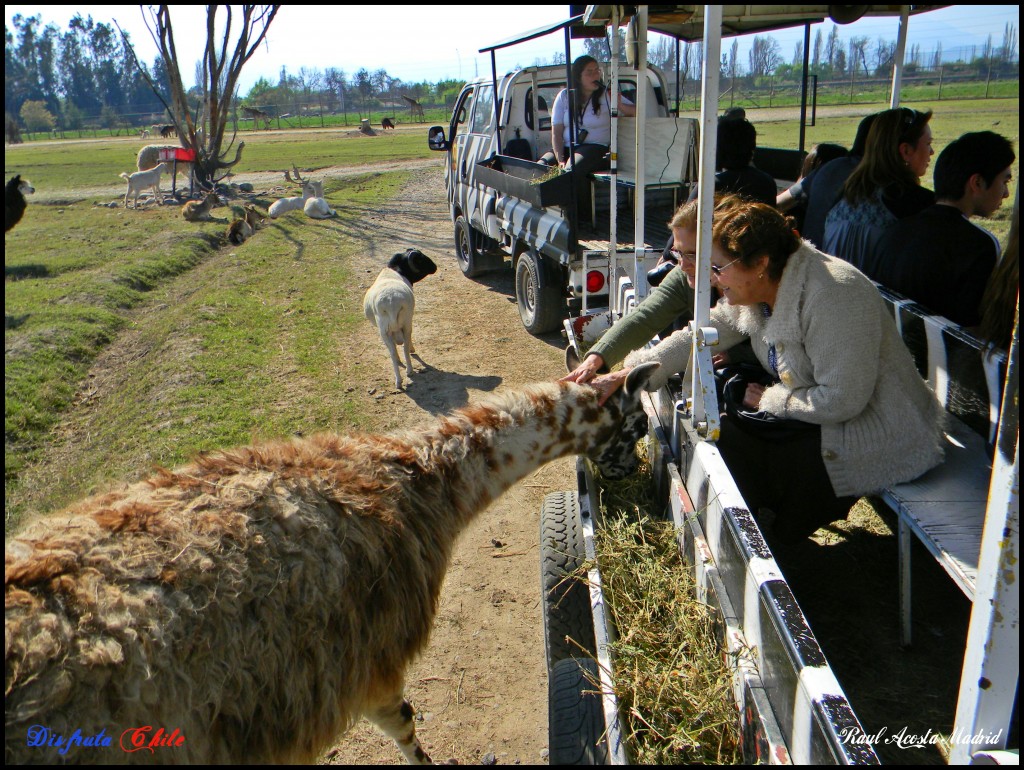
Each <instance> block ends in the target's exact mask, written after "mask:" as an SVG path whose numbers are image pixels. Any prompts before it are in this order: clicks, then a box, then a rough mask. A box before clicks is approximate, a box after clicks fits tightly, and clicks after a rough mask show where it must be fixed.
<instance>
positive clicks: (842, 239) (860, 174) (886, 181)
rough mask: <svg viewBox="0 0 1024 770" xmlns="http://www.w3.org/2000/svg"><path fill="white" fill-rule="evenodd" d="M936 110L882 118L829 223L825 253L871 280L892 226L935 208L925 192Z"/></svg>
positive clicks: (898, 110) (873, 127)
mask: <svg viewBox="0 0 1024 770" xmlns="http://www.w3.org/2000/svg"><path fill="white" fill-rule="evenodd" d="M931 117H932V112H931V110H926V111H925V112H919V111H917V110H912V109H910V108H909V107H897V108H896V109H893V110H885V111H884V112H880V113H878V115H877V117H876V118H875V120H874V122H873V123H872V124H871V130H870V131H869V132H868V140H867V145H866V147H865V150H864V158H863V160H862V161H861V162H860V164H859V165H858V166H857V168H856V170H855V171H854V172H853V173H852V174H851V175H850V178H849V179H847V180H846V184H845V185H844V187H843V197H842V198H840V199H839V202H838V203H837V204H836V205H835V206H833V207H832V209H831V211H829V213H828V216H827V217H826V219H825V245H824V248H823V249H822V251H824V252H825V253H827V254H834V255H835V256H837V257H842V258H843V259H845V260H846V261H847V262H849V263H851V264H852V265H854V266H855V267H857V268H859V269H860V270H863V271H864V272H865V273H867V274H868V275H871V274H872V270H870V269H868V266H869V265H870V264H873V263H874V262H876V261H877V260H879V259H883V258H884V255H883V254H881V253H880V249H879V241H880V240H881V238H882V235H883V233H884V232H885V230H886V229H887V228H888V227H889V225H891V224H893V223H895V222H896V221H897V220H900V219H904V218H905V217H909V216H912V215H914V214H917V213H919V212H921V211H923V210H924V209H926V208H928V207H929V206H931V205H932V204H933V203H935V194H934V193H933V192H932V191H931V190H928V189H926V188H924V187H921V177H923V176H924V175H925V173H926V172H927V171H928V165H929V164H930V163H931V157H932V155H934V154H935V150H933V149H932V129H931V127H930V126H929V125H928V122H929V121H930V120H931Z"/></svg>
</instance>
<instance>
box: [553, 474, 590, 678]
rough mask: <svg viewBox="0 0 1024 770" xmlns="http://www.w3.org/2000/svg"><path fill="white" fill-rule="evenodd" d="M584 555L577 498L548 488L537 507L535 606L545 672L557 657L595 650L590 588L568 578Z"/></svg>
mask: <svg viewBox="0 0 1024 770" xmlns="http://www.w3.org/2000/svg"><path fill="white" fill-rule="evenodd" d="M585 559H586V552H585V550H584V545H583V526H582V523H581V521H580V504H579V498H578V497H577V494H576V493H575V492H552V493H551V494H549V495H548V496H547V497H545V498H544V504H543V505H542V506H541V509H540V588H541V610H542V614H543V617H544V652H545V655H546V658H547V663H548V672H549V674H550V673H551V672H552V671H553V670H554V667H555V664H557V663H558V662H559V661H562V660H569V659H572V658H586V657H588V656H593V655H594V654H595V653H596V648H597V644H596V643H595V641H594V618H593V616H592V615H591V614H590V588H589V587H588V586H587V584H586V583H585V582H583V581H582V580H580V579H578V578H577V577H572V576H573V575H575V574H576V573H577V571H578V570H579V568H580V566H581V565H582V564H583V562H584V560H585ZM566 637H568V638H569V639H572V640H574V642H575V643H573V642H570V641H566Z"/></svg>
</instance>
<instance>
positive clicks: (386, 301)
mask: <svg viewBox="0 0 1024 770" xmlns="http://www.w3.org/2000/svg"><path fill="white" fill-rule="evenodd" d="M436 272H437V265H435V264H434V262H433V260H432V259H431V258H430V257H428V256H427V255H426V254H424V253H423V252H422V251H419V250H418V249H407V250H406V251H405V252H404V253H402V254H395V256H393V257H392V258H391V259H390V260H389V261H388V266H387V267H385V268H384V269H383V270H381V271H380V275H378V276H377V280H376V281H374V282H373V286H371V287H370V288H369V289H368V290H367V292H366V296H365V297H363V312H364V313H366V318H367V320H369V321H370V322H371V323H373V324H375V325H376V326H377V330H378V331H379V332H380V338H381V339H382V340H384V346H385V347H386V348H387V349H388V353H390V354H391V364H392V366H393V367H394V368H395V387H396V388H398V389H399V390H401V389H402V374H401V372H400V371H399V368H398V367H399V361H398V347H397V346H398V345H403V346H404V348H405V373H406V375H407V376H409V377H411V376H412V360H411V359H410V358H409V354H410V353H412V352H414V348H413V346H412V312H413V308H414V307H415V301H414V300H413V296H412V285H413V284H414V283H416V282H417V281H422V280H423V279H424V278H426V277H427V276H428V275H433V274H434V273H436Z"/></svg>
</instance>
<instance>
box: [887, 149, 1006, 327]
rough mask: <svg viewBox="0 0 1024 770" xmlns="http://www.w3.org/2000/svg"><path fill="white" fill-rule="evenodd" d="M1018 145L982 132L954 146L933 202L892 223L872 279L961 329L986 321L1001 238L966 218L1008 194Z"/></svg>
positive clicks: (943, 161) (985, 213)
mask: <svg viewBox="0 0 1024 770" xmlns="http://www.w3.org/2000/svg"><path fill="white" fill-rule="evenodd" d="M1015 157H1016V156H1015V154H1014V151H1013V146H1012V145H1011V144H1010V142H1009V141H1008V140H1007V139H1005V138H1004V137H1002V136H1000V135H999V134H996V133H993V132H992V131H979V132H977V133H971V134H964V135H963V136H961V137H960V138H959V139H957V140H955V141H954V142H952V143H950V145H949V146H948V147H946V149H945V150H943V151H942V154H941V155H939V159H938V161H936V163H935V197H936V202H935V203H934V204H933V205H932V206H929V207H928V208H926V209H925V210H924V211H921V212H920V213H918V214H914V215H913V216H909V217H907V218H905V219H901V220H899V221H898V222H896V223H895V224H894V225H892V226H891V227H890V228H889V229H888V230H887V231H886V233H885V235H884V236H883V238H882V241H881V243H880V244H879V250H878V254H879V257H880V258H879V260H878V263H877V265H876V266H874V268H873V269H872V271H871V273H872V274H870V277H871V278H873V279H874V280H876V281H878V282H879V283H881V284H882V285H884V286H887V287H889V288H890V289H892V290H893V291H897V292H899V293H900V294H902V295H904V296H905V297H907V298H909V299H912V300H915V301H916V302H920V303H921V304H922V305H924V306H925V307H927V308H928V309H929V310H931V311H932V312H934V313H938V314H939V315H941V316H944V317H946V318H948V319H949V320H950V321H953V322H954V323H957V324H960V325H961V326H968V327H969V326H976V325H977V324H978V323H980V322H981V309H980V307H979V306H980V303H981V297H982V294H983V293H984V291H985V286H986V285H987V284H988V279H989V276H990V275H991V274H992V270H993V269H994V268H995V265H996V262H997V261H998V259H999V253H1000V248H999V240H998V239H997V238H996V237H995V236H994V235H993V234H992V233H990V232H989V231H988V230H986V229H984V228H983V227H980V226H978V225H976V224H974V223H972V222H970V221H969V218H970V217H973V216H980V217H989V216H991V215H992V214H994V213H995V212H996V210H997V209H998V208H999V207H1000V206H1001V205H1002V202H1003V199H1005V198H1007V197H1008V196H1009V194H1010V193H1009V189H1008V185H1009V182H1010V177H1011V172H1010V167H1011V166H1012V164H1013V161H1014V159H1015Z"/></svg>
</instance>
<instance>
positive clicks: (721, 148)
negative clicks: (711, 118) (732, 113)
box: [690, 117, 778, 206]
mask: <svg viewBox="0 0 1024 770" xmlns="http://www.w3.org/2000/svg"><path fill="white" fill-rule="evenodd" d="M756 148H757V129H756V128H754V124H753V123H751V122H750V121H749V120H747V119H746V118H740V117H725V118H722V120H720V121H719V122H718V152H717V153H716V158H715V160H716V163H715V165H716V166H717V167H718V168H719V169H720V170H719V171H718V173H717V174H715V192H716V193H738V194H739V195H744V196H746V197H747V198H752V199H753V200H756V201H758V202H759V203H767V204H768V205H769V206H774V205H775V197H776V193H777V192H778V188H777V187H776V185H775V179H774V177H772V175H771V174H768V173H765V172H764V171H761V170H760V169H757V168H754V167H753V166H751V165H750V162H751V161H752V160H753V159H754V150H755V149H756ZM696 197H697V186H696V185H694V188H693V190H692V191H691V192H690V200H693V199H694V198H696Z"/></svg>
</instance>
